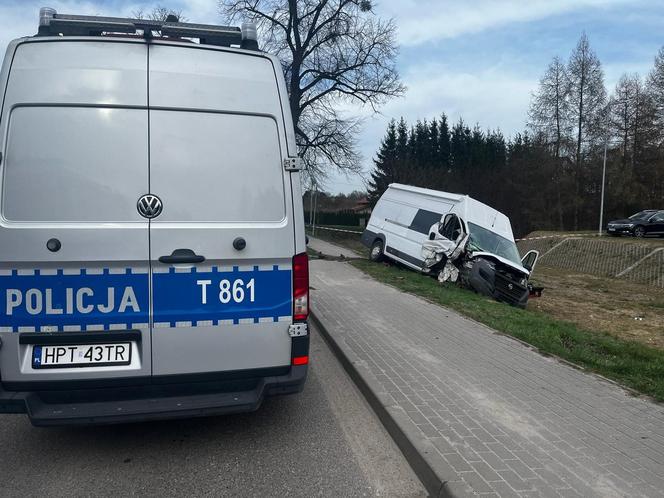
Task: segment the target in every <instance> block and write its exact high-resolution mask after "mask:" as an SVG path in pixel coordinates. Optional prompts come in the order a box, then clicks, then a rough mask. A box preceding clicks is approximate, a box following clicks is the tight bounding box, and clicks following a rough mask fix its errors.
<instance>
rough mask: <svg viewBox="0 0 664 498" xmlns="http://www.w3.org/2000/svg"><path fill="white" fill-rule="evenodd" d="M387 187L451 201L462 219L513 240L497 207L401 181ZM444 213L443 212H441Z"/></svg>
mask: <svg viewBox="0 0 664 498" xmlns="http://www.w3.org/2000/svg"><path fill="white" fill-rule="evenodd" d="M389 189H394V190H401V191H403V192H410V193H412V194H416V195H426V196H429V197H433V198H437V199H441V200H447V201H452V202H453V203H454V204H455V206H457V207H456V209H454V212H456V213H457V214H458V215H459V216H461V218H463V220H464V221H466V222H470V223H474V224H475V225H478V226H481V227H482V228H486V229H487V230H490V231H492V232H494V233H496V234H498V235H500V236H501V237H504V238H506V239H509V240H511V241H514V234H513V232H512V225H511V224H510V219H509V218H508V217H507V215H505V214H503V213H501V212H500V211H498V210H497V209H494V208H492V207H491V206H487V205H486V204H484V203H483V202H480V201H478V200H477V199H473V198H472V197H470V196H468V195H464V194H453V193H450V192H443V191H440V190H432V189H428V188H422V187H413V186H411V185H404V184H401V183H391V184H390V185H389ZM443 214H444V213H443Z"/></svg>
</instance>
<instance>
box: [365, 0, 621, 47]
mask: <svg viewBox="0 0 664 498" xmlns="http://www.w3.org/2000/svg"><path fill="white" fill-rule="evenodd" d="M630 1H631V2H632V3H634V2H633V0H558V1H552V0H501V1H496V0H472V1H459V0H446V1H441V0H386V1H384V2H381V3H380V4H379V9H378V10H379V11H380V13H381V14H383V13H384V14H387V15H389V16H391V17H395V18H396V20H397V24H398V26H399V42H400V43H401V44H402V45H405V46H409V45H420V44H422V43H425V42H431V41H437V40H444V39H451V38H457V37H460V36H462V35H467V34H475V33H479V32H481V31H484V30H487V29H491V28H496V27H502V26H506V25H509V24H512V23H523V22H529V21H536V20H540V19H544V18H547V17H550V16H554V15H561V14H566V13H570V12H573V11H578V10H582V9H606V8H611V7H614V6H618V5H621V4H626V3H629V2H630Z"/></svg>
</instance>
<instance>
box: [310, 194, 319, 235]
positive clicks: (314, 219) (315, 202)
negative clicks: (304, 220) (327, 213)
mask: <svg viewBox="0 0 664 498" xmlns="http://www.w3.org/2000/svg"><path fill="white" fill-rule="evenodd" d="M314 195H315V196H316V198H315V199H314V209H313V222H312V223H311V235H314V236H315V235H316V209H318V184H316V183H314Z"/></svg>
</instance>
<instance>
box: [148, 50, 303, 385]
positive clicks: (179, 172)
mask: <svg viewBox="0 0 664 498" xmlns="http://www.w3.org/2000/svg"><path fill="white" fill-rule="evenodd" d="M149 88H150V90H149V91H150V108H151V110H150V185H151V192H152V193H153V194H155V195H157V196H158V197H159V198H160V199H161V202H162V204H163V211H162V213H161V214H160V215H159V216H158V217H155V218H154V219H152V220H151V222H150V260H151V265H152V293H153V294H152V295H153V298H152V301H153V341H152V347H153V374H154V375H157V376H161V375H175V374H194V373H203V372H206V373H210V372H228V371H238V370H248V369H258V368H266V367H275V366H287V365H289V364H290V352H291V338H290V336H289V334H288V327H289V325H290V323H291V322H292V275H291V267H292V258H293V255H294V252H295V242H294V230H293V221H292V220H293V215H292V213H293V206H292V200H291V196H290V192H291V187H290V178H289V176H288V175H286V174H285V172H284V169H283V164H282V158H284V157H285V156H286V154H285V152H283V151H285V133H284V125H283V118H282V117H281V107H280V101H279V95H278V91H277V85H276V80H275V73H274V68H273V67H272V63H271V62H270V60H269V59H266V58H263V57H259V56H257V57H253V56H247V55H243V54H236V53H231V52H224V51H219V50H206V49H201V48H193V47H192V48H189V47H178V46H166V45H159V44H155V45H152V46H151V47H150V83H149Z"/></svg>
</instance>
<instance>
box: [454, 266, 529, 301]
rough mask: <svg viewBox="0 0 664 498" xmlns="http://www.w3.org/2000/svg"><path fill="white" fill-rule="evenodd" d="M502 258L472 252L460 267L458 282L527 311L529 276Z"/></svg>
mask: <svg viewBox="0 0 664 498" xmlns="http://www.w3.org/2000/svg"><path fill="white" fill-rule="evenodd" d="M501 259H502V258H499V257H497V256H495V255H493V254H488V253H470V254H469V255H468V256H467V257H466V258H465V260H464V262H463V263H462V264H461V268H460V272H459V279H460V281H461V283H462V285H464V286H465V287H469V288H471V289H473V290H474V291H475V292H478V293H480V294H484V295H487V296H491V297H493V298H494V299H496V300H497V301H501V302H504V303H507V304H510V305H512V306H518V307H519V308H525V307H526V304H527V303H528V296H529V294H530V291H529V289H528V274H526V273H524V272H522V271H519V270H517V269H516V268H514V266H513V265H509V264H506V263H505V262H503V261H501Z"/></svg>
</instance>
